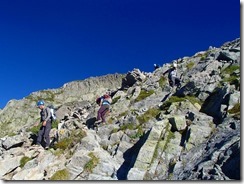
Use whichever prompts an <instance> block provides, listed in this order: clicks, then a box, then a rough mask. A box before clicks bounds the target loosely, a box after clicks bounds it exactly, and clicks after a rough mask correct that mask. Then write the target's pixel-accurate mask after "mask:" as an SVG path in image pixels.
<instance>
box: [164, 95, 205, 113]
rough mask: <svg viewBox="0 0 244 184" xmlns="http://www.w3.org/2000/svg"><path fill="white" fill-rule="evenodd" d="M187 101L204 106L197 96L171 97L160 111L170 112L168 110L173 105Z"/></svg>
mask: <svg viewBox="0 0 244 184" xmlns="http://www.w3.org/2000/svg"><path fill="white" fill-rule="evenodd" d="M185 100H189V101H190V102H191V103H192V104H193V105H194V104H195V103H198V104H199V105H202V103H203V102H201V101H200V100H199V99H198V98H197V97H195V96H185V97H178V96H171V97H170V98H169V99H168V100H167V101H166V102H164V104H163V105H161V107H160V109H161V110H168V108H169V107H170V106H171V104H172V103H176V102H183V101H185Z"/></svg>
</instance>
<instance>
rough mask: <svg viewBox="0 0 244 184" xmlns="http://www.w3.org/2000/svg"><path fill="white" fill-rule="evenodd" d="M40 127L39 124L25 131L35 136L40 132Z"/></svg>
mask: <svg viewBox="0 0 244 184" xmlns="http://www.w3.org/2000/svg"><path fill="white" fill-rule="evenodd" d="M41 126H42V124H41V123H39V125H38V126H33V127H31V128H28V129H27V131H28V132H32V133H33V134H36V135H37V134H38V132H39V130H40V128H41Z"/></svg>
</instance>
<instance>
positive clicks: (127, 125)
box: [120, 123, 136, 131]
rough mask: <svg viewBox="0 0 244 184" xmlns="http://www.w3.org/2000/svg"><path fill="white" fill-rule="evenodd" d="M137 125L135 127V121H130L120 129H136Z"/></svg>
mask: <svg viewBox="0 0 244 184" xmlns="http://www.w3.org/2000/svg"><path fill="white" fill-rule="evenodd" d="M135 128H136V127H135V123H128V124H124V125H122V126H121V127H120V130H123V131H124V130H127V129H129V130H134V129H135Z"/></svg>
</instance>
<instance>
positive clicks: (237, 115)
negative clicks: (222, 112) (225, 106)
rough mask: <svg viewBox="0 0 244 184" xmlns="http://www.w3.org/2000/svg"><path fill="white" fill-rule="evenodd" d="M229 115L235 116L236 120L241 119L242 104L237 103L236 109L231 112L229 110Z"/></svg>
mask: <svg viewBox="0 0 244 184" xmlns="http://www.w3.org/2000/svg"><path fill="white" fill-rule="evenodd" d="M228 113H230V114H233V115H234V117H235V118H236V119H240V118H241V104H240V103H237V104H235V105H234V107H233V108H232V109H230V110H228Z"/></svg>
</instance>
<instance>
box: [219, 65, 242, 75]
mask: <svg viewBox="0 0 244 184" xmlns="http://www.w3.org/2000/svg"><path fill="white" fill-rule="evenodd" d="M236 70H240V66H237V65H230V66H228V67H227V68H225V69H223V70H222V71H221V74H233V72H235V71H236Z"/></svg>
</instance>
